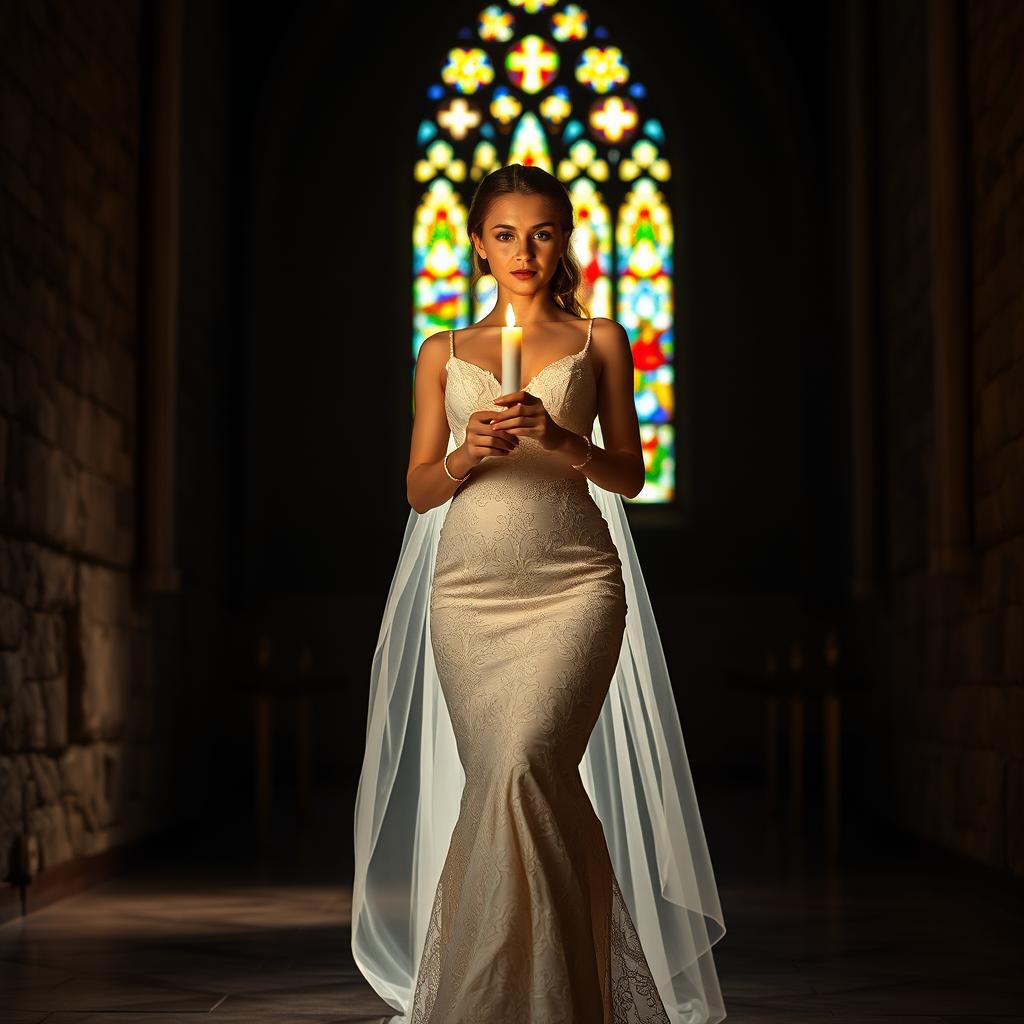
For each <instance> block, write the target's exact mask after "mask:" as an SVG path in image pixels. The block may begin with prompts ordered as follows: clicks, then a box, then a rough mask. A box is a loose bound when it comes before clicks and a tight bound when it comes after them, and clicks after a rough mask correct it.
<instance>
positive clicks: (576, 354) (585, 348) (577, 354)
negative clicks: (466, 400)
mask: <svg viewBox="0 0 1024 1024" xmlns="http://www.w3.org/2000/svg"><path fill="white" fill-rule="evenodd" d="M589 351H590V346H589V345H584V346H583V348H581V349H580V350H579V351H578V352H567V353H566V354H565V355H564V356H559V357H558V358H557V359H555V360H553V361H552V362H550V363H548V365H547V366H544V367H542V368H541V369H540V370H538V371H537V372H536V373H535V374H534V375H533V376H532V377H531V378H530V379H529V380H528V381H527V382H526V384H524V385H523V386H522V387H521V388H520V389H519V390H520V391H528V390H529V389H530V387H531V386H532V385H534V384H536V382H537V380H538V378H539V377H541V376H542V375H543V374H545V373H547V371H548V370H550V369H551V367H552V366H557V365H558V364H559V363H562V362H565V360H566V359H576V358H578V357H580V356H584V355H586V354H587V352H589ZM453 359H454V360H455V361H456V362H457V363H462V364H463V365H465V366H472V367H473V368H474V369H475V370H479V371H480V372H481V373H484V374H486V375H487V376H488V377H490V378H491V380H493V381H494V383H495V384H497V385H498V394H499V395H500V394H502V391H501V381H500V380H498V378H497V377H495V376H494V374H493V373H492V372H491V371H490V370H488V369H487V368H486V367H484V366H479V365H478V364H477V363H471V362H470V361H469V360H468V359H463V358H462V356H457V355H455V354H454V353H453V354H452V355H450V356H449V357H448V362H447V363H445V364H444V365H445V369H447V368H448V363H450V362H451V361H452V360H453ZM450 378H451V374H450V373H449V374H448V376H447V377H446V378H445V382H444V386H445V391H447V390H448V381H449V379H450Z"/></svg>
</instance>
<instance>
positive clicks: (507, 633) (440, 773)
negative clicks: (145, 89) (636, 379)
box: [352, 164, 725, 1024]
mask: <svg viewBox="0 0 1024 1024" xmlns="http://www.w3.org/2000/svg"><path fill="white" fill-rule="evenodd" d="M572 224H573V210H572V204H571V201H570V198H569V196H568V193H567V192H566V190H565V188H564V186H562V185H561V184H560V183H559V182H558V180H557V179H556V178H554V177H552V176H551V175H550V174H548V173H547V172H545V171H543V170H541V169H540V168H537V167H523V166H521V165H518V164H513V165H510V166H508V167H504V168H502V169H500V170H498V171H495V172H493V173H492V174H490V175H488V176H487V178H485V179H484V180H483V181H482V182H481V184H480V186H479V187H478V189H477V192H476V195H475V196H474V199H473V203H472V206H471V208H470V211H469V216H468V225H469V231H470V238H471V240H472V245H473V253H474V262H475V274H474V280H475V279H476V278H477V277H479V275H480V274H482V273H490V274H492V275H493V276H494V278H495V279H496V281H497V285H498V296H497V302H496V304H495V308H494V311H493V312H492V313H491V314H489V315H488V316H486V317H485V318H484V319H483V320H481V321H480V322H479V323H477V324H476V325H474V326H473V327H471V328H467V329H465V330H461V331H457V332H456V331H449V332H443V333H440V334H435V335H433V336H432V337H430V338H427V339H426V340H425V341H424V342H423V344H422V346H421V348H420V353H419V358H418V361H417V368H416V384H415V399H416V416H415V422H414V425H413V432H412V443H411V450H410V459H409V471H408V474H407V490H408V497H409V502H410V504H411V505H412V507H413V509H414V515H418V516H419V517H421V518H422V517H426V516H429V515H430V514H431V513H432V512H435V511H436V510H438V509H441V508H442V507H443V509H444V512H443V518H442V520H441V522H440V525H439V528H438V530H437V531H435V532H433V533H431V534H429V535H428V534H424V533H423V532H422V531H420V533H419V535H418V536H417V535H416V531H415V527H413V528H412V529H411V530H407V532H406V538H405V541H404V543H403V552H402V556H401V558H400V561H399V571H398V572H396V577H395V582H394V583H393V585H392V593H391V594H390V595H389V603H388V608H387V610H386V611H385V622H384V627H383V628H382V631H381V640H380V641H379V642H378V650H377V655H378V656H377V658H375V662H374V668H373V672H372V675H371V696H370V714H369V718H368V727H367V751H366V756H365V759H364V765H363V772H362V775H361V777H360V785H359V792H358V794H357V802H356V879H355V885H354V887H353V935H352V944H353V953H354V956H355V959H356V962H357V964H358V965H359V967H360V969H361V970H362V971H363V973H364V974H365V975H366V976H367V978H368V979H369V980H370V981H371V983H372V984H373V985H374V987H375V988H376V989H377V991H378V992H379V993H380V994H381V995H382V996H383V997H384V998H386V999H389V1000H390V1001H392V1002H396V1003H398V1005H399V1008H400V1009H401V1010H402V1011H403V1015H402V1016H400V1017H397V1018H393V1019H394V1020H395V1021H399V1020H401V1021H407V1020H408V1021H411V1024H470V1022H474V1024H476V1022H484V1021H487V1022H495V1024H498V1022H508V1024H620V1022H621V1024H626V1022H630V1024H633V1022H638V1024H655V1022H657V1024H666V1022H672V1024H705V1022H714V1021H718V1020H721V1019H723V1018H724V1016H725V1011H724V1007H723V1005H722V1000H721V993H720V991H719V988H718V982H717V977H716V975H715V971H714V967H713V961H712V958H711V951H710V947H711V945H712V944H713V943H714V942H715V941H717V939H718V938H720V937H721V934H722V933H723V932H724V923H723V922H722V918H721V910H720V908H719V906H718V900H717V891H716V889H715V885H714V878H713V874H712V872H711V866H710V859H709V858H708V856H707V849H706V846H704V840H703V833H702V831H701V828H700V819H699V814H698V812H697V808H696V801H695V798H694V797H693V794H692V783H691V782H690V779H689V771H688V767H687V765H686V759H685V752H684V750H683V746H682V736H681V733H680V732H679V726H678V719H677V718H676V717H675V709H674V706H673V705H672V699H671V688H670V686H669V685H668V679H667V671H664V668H663V658H661V657H660V656H661V650H660V643H659V642H658V641H657V630H656V625H655V623H654V619H653V614H652V613H651V612H650V609H649V604H648V603H647V595H646V590H645V589H643V587H642V579H641V580H640V581H639V587H637V582H638V581H637V578H636V577H637V576H638V575H639V572H638V567H637V566H636V564H635V552H633V550H632V545H631V544H630V543H629V542H628V539H627V537H626V534H625V530H628V526H626V524H625V517H624V515H622V511H621V498H619V497H617V496H618V495H621V494H626V495H629V496H635V495H636V494H637V493H639V491H640V489H641V487H642V486H643V481H644V464H643V456H642V453H641V448H640V436H639V427H638V425H637V419H636V412H635V407H634V403H633V365H632V358H631V351H630V346H629V342H628V339H627V337H626V333H625V331H624V330H623V329H622V327H621V326H620V325H618V324H617V323H615V322H614V321H611V320H604V319H602V320H598V321H595V320H593V319H589V318H585V317H584V313H585V311H584V309H583V308H582V306H581V304H580V302H579V299H578V297H577V294H576V292H577V288H578V285H579V282H580V271H579V267H578V265H577V264H576V263H575V261H574V259H573V257H572V254H571V251H570V247H569V243H570V237H571V231H572ZM508 305H511V306H512V309H513V310H514V313H515V322H516V323H517V324H520V325H522V326H523V345H522V365H523V368H524V372H523V375H522V376H523V379H524V380H526V381H527V383H526V384H525V385H524V386H523V387H522V388H519V389H516V390H514V391H511V392H509V393H507V394H502V393H501V391H502V389H501V385H500V382H499V378H500V374H501V354H500V327H501V324H502V323H503V322H504V314H505V310H506V308H507V306H508ZM598 415H599V416H600V422H601V431H600V436H599V437H598V442H599V443H596V444H595V443H594V442H593V441H592V440H591V436H590V435H591V431H592V429H593V428H594V427H595V422H594V421H595V416H598ZM595 436H598V433H597V432H596V431H595ZM601 440H604V441H606V442H607V443H606V444H605V446H604V447H602V446H601V445H600V441H601ZM446 449H447V452H446ZM598 493H603V494H604V495H605V497H604V498H602V504H603V505H604V506H605V507H608V508H610V509H614V505H613V503H612V502H611V500H610V499H611V498H612V497H616V498H617V501H618V509H617V512H618V515H615V514H612V515H610V516H609V515H608V513H606V514H605V515H602V507H599V505H598V503H597V501H596V500H595V497H594V495H595V494H598ZM606 517H607V518H606ZM609 519H611V520H612V524H613V528H614V531H615V533H616V534H617V535H618V539H617V538H616V537H614V536H613V530H612V528H610V523H609ZM410 525H411V526H412V522H411V524H410ZM623 550H625V551H626V553H627V555H628V562H629V572H628V573H627V574H624V572H623V559H622V558H621V557H620V554H621V552H622V551H623ZM424 552H425V554H424ZM428 571H429V588H428V590H429V592H428V594H426V595H425V594H424V593H423V588H422V586H419V587H411V586H410V583H411V581H412V580H414V579H415V580H418V581H419V582H420V583H421V584H422V583H423V582H424V581H425V578H426V577H427V572H428ZM627 575H628V577H629V578H628V580H627V578H626V576H627ZM396 588H397V589H396ZM631 599H632V600H635V601H636V602H637V605H638V608H637V614H634V618H635V619H637V620H638V621H637V622H636V623H635V624H634V627H633V635H632V638H631V639H630V640H629V641H628V642H627V643H624V642H623V641H624V636H626V633H627V626H628V625H629V615H628V614H627V613H628V612H630V611H632V610H633V608H632V605H631V603H630V601H631ZM424 617H425V618H426V619H427V620H428V624H427V626H426V635H425V636H420V635H419V628H420V627H419V623H420V621H421V620H422V618H424ZM396 624H397V628H396ZM637 630H640V631H643V632H641V633H637ZM644 632H645V633H646V636H645V635H643V634H644ZM396 637H397V638H398V643H397V644H396V643H395V639H396ZM652 638H653V646H655V647H656V648H657V651H656V657H655V659H654V665H653V666H652V664H651V658H650V655H651V653H652ZM420 639H422V640H423V641H424V647H425V648H427V649H426V650H424V656H423V657H420V656H419V655H418V654H416V653H414V652H416V651H418V650H419V649H420V648H419V646H418V643H417V641H418V640H420ZM426 640H429V644H426V643H425V641H426ZM624 652H625V653H626V654H627V655H628V657H627V658H626V659H624V658H623V654H624ZM431 655H432V657H431ZM659 658H660V661H659ZM624 661H625V662H626V663H625V664H623V662H624ZM638 666H639V667H638ZM630 676H632V678H630ZM613 678H614V679H615V681H616V683H617V684H618V685H617V686H616V693H615V699H614V701H610V700H607V699H606V698H608V697H609V696H610V695H609V688H610V686H611V684H612V681H613ZM659 681H660V690H661V692H660V694H659V693H658V692H656V690H657V689H659ZM434 682H436V683H437V685H436V686H435V685H432V684H433V683H434ZM418 683H419V684H420V685H417V684H418ZM631 684H632V685H631ZM437 689H440V691H441V692H442V694H443V701H441V700H438V699H437V697H436V691H437ZM443 710H446V711H447V721H441V719H442V718H443V717H444V715H443ZM411 726H412V727H411ZM595 727H597V728H595ZM666 728H667V729H668V733H667V734H666ZM453 749H454V751H455V752H457V757H456V756H454V753H453ZM673 759H674V762H675V763H673ZM456 761H457V768H458V771H457V772H456V765H455V762H456ZM581 773H582V774H581ZM460 787H461V795H460V794H459V792H458V790H459V788H460ZM588 794H589V795H588ZM592 798H593V802H592ZM456 812H457V817H456V820H455V821H454V822H452V820H451V819H452V817H453V816H454V815H455V814H456ZM602 822H604V825H602ZM607 830H611V831H613V832H614V833H615V838H614V842H613V843H612V847H613V849H610V847H609V841H608V839H607V838H606V831H607ZM446 837H447V840H448V842H447V846H446V847H445V842H444V840H445V838H446ZM442 849H443V863H441V864H440V866H438V863H437V862H438V859H439V851H440V850H442ZM613 854H614V855H613ZM623 878H624V879H625V886H626V893H628V895H626V893H624V892H623V888H622V887H621V884H620V883H622V881H623ZM428 894H429V897H430V899H429V903H428V902H427V901H426V900H425V896H426V895H428ZM403 910H405V911H406V923H405V927H406V929H407V930H406V931H405V932H404V934H403V927H402V923H401V918H400V915H401V913H402V911H403ZM410 910H411V922H410V921H409V917H410V914H409V911H410ZM634 915H635V916H634ZM637 925H638V926H639V934H638V927H637Z"/></svg>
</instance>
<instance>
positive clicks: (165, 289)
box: [142, 0, 184, 592]
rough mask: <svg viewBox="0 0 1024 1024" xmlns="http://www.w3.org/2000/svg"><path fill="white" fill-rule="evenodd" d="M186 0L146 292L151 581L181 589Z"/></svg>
mask: <svg viewBox="0 0 1024 1024" xmlns="http://www.w3.org/2000/svg"><path fill="white" fill-rule="evenodd" d="M183 6H184V5H183V4H182V3H180V2H179V0H157V2H156V4H155V6H154V19H155V38H154V61H153V80H152V96H153V106H152V109H151V110H150V111H149V112H148V113H149V119H148V120H149V125H150V136H149V147H150V154H149V158H150V169H149V194H148V197H147V211H146V233H147V238H148V257H149V259H148V267H149V271H148V281H147V284H148V287H147V294H146V301H147V308H146V346H147V364H148V372H147V374H146V398H145V410H146V428H147V437H146V463H145V474H146V526H145V551H144V555H143V567H142V569H143V573H142V575H143V585H144V586H145V588H146V589H147V590H148V591H150V592H176V591H177V590H178V589H179V587H180V582H181V580H180V573H179V571H178V567H177V561H176V559H177V552H176V550H175V547H176V545H175V529H174V524H175V486H176V481H175V473H174V462H175V437H176V434H177V362H178V265H179V238H178V224H179V202H178V199H179V189H180V160H179V153H180V130H181V45H182V44H181V39H182V35H181V30H182V8H183Z"/></svg>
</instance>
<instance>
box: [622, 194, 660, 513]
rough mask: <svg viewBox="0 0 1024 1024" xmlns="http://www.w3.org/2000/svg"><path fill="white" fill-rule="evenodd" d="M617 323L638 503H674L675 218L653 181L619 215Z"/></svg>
mask: <svg viewBox="0 0 1024 1024" xmlns="http://www.w3.org/2000/svg"><path fill="white" fill-rule="evenodd" d="M615 242H616V250H617V257H618V272H619V277H618V307H617V311H618V316H617V318H616V319H617V320H618V321H619V323H621V324H622V326H623V327H624V328H625V329H626V334H627V335H628V337H629V340H630V345H631V347H632V350H633V367H634V375H633V376H634V393H635V395H636V403H637V417H638V419H639V420H640V424H641V436H642V437H644V438H646V441H645V447H644V462H645V466H646V469H647V477H646V481H645V483H644V488H643V490H642V491H641V492H640V494H639V495H638V496H637V499H636V500H639V501H659V502H664V501H671V500H672V498H673V496H674V484H673V478H672V473H671V470H673V469H674V466H675V454H674V435H673V432H672V429H671V421H672V419H673V414H674V407H673V406H674V403H673V400H672V394H673V385H674V380H675V375H674V366H673V362H674V358H673V357H674V331H673V310H672V256H673V233H672V218H671V216H670V214H669V210H668V206H667V204H666V203H665V199H664V197H663V196H662V194H661V192H660V191H659V190H658V188H657V185H656V184H655V182H654V181H653V179H651V178H648V177H641V178H638V179H637V180H636V181H635V182H634V183H633V186H632V188H631V189H630V191H629V193H628V194H627V195H626V198H625V201H624V202H623V204H622V206H621V207H620V209H619V216H618V223H617V225H616V230H615Z"/></svg>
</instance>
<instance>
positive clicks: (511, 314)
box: [505, 302, 516, 327]
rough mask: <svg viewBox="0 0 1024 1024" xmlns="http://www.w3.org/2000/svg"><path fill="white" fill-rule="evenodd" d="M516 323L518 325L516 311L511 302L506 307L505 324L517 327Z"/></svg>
mask: <svg viewBox="0 0 1024 1024" xmlns="http://www.w3.org/2000/svg"><path fill="white" fill-rule="evenodd" d="M515 325H516V311H515V310H514V309H513V308H512V303H511V302H510V303H509V304H508V305H507V306H506V307H505V326H506V327H515Z"/></svg>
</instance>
